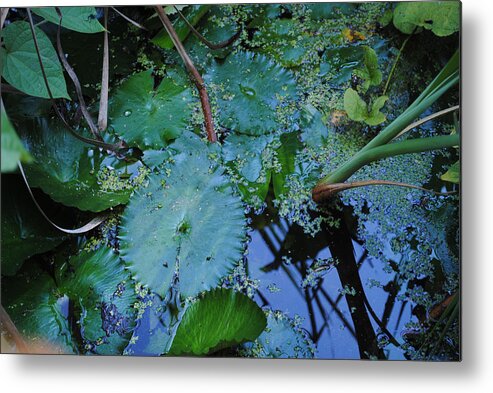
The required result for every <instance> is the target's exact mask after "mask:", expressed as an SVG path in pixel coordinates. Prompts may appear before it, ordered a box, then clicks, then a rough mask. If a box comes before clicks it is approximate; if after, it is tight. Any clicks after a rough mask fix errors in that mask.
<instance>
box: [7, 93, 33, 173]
mask: <svg viewBox="0 0 493 393" xmlns="http://www.w3.org/2000/svg"><path fill="white" fill-rule="evenodd" d="M1 112H2V113H1V120H0V127H1V132H2V173H6V172H13V171H15V170H16V169H17V162H18V161H21V162H23V163H26V162H31V161H32V160H33V159H32V157H31V155H30V154H29V153H28V152H27V151H26V149H25V148H24V145H23V144H22V142H21V140H20V139H19V136H18V135H17V133H16V132H15V130H14V127H13V126H12V123H11V122H10V120H9V118H8V117H7V112H5V108H4V107H3V102H2V103H1Z"/></svg>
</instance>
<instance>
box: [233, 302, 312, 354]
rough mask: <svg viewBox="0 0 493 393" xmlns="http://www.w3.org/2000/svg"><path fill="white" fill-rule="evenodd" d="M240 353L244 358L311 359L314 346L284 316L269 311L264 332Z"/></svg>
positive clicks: (297, 327)
mask: <svg viewBox="0 0 493 393" xmlns="http://www.w3.org/2000/svg"><path fill="white" fill-rule="evenodd" d="M240 353H241V355H242V356H245V357H257V358H283V359H284V358H297V359H311V358H313V357H314V355H315V345H314V344H313V342H312V341H311V340H310V338H309V337H308V334H307V333H306V332H305V331H304V330H302V329H301V328H300V327H299V326H297V325H296V324H295V323H294V322H293V321H292V320H291V319H290V318H288V317H287V316H286V315H285V314H283V313H281V312H278V311H275V312H272V311H270V312H269V313H268V314H267V327H266V328H265V330H264V332H263V333H262V334H261V335H260V336H259V337H258V338H257V339H256V340H255V341H254V342H253V343H247V344H244V349H243V350H241V351H240Z"/></svg>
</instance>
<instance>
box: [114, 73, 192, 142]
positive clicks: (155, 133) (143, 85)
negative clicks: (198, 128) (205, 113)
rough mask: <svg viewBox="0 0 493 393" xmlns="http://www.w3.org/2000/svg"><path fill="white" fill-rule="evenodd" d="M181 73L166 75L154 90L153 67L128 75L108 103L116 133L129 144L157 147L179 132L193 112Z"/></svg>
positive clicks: (189, 93)
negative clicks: (173, 75) (174, 75)
mask: <svg viewBox="0 0 493 393" xmlns="http://www.w3.org/2000/svg"><path fill="white" fill-rule="evenodd" d="M181 79H182V77H181V76H180V77H179V78H174V77H172V76H166V77H165V78H164V79H163V81H162V82H161V83H160V85H159V86H158V88H157V89H156V90H154V78H153V77H152V71H151V70H149V71H145V72H141V73H139V74H136V75H134V76H131V77H130V78H129V79H127V80H126V81H125V82H124V83H123V84H122V85H121V86H120V88H119V89H118V90H117V92H116V94H115V96H114V97H113V100H112V103H111V105H110V114H109V116H110V120H111V125H112V126H113V128H114V130H115V133H116V134H117V135H118V136H120V137H122V138H123V139H124V140H125V141H126V142H127V143H128V144H129V145H131V146H138V147H139V148H141V149H142V150H146V149H147V148H153V149H159V148H161V147H164V146H166V145H167V144H168V143H169V142H170V141H171V140H173V139H175V138H176V137H177V136H179V135H180V134H181V133H182V132H183V130H184V129H185V127H186V125H187V123H188V120H189V119H190V117H191V115H192V110H191V108H190V106H189V104H190V102H191V100H192V95H191V90H190V88H189V86H188V84H185V83H181Z"/></svg>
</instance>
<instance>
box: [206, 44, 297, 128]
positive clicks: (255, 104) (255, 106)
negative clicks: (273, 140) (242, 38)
mask: <svg viewBox="0 0 493 393" xmlns="http://www.w3.org/2000/svg"><path fill="white" fill-rule="evenodd" d="M205 79H206V80H207V81H208V82H209V84H214V85H215V86H216V94H217V103H218V106H219V118H220V121H221V124H222V125H223V126H225V127H227V128H230V129H232V130H234V131H236V132H239V133H241V134H248V135H262V134H266V133H268V132H272V131H275V130H278V129H279V127H280V125H279V124H278V122H277V116H276V108H277V107H278V106H280V105H282V103H281V101H280V98H281V99H282V100H290V99H295V98H296V95H297V91H296V84H295V81H294V78H293V75H292V73H291V72H290V71H287V70H285V69H283V68H281V67H280V66H278V65H277V64H275V63H273V62H272V61H270V60H268V59H267V58H266V57H265V56H262V55H254V54H253V53H250V52H238V53H236V54H233V55H230V56H228V57H227V58H226V60H225V61H224V63H222V64H219V63H217V62H216V63H214V65H212V66H211V67H210V69H209V70H208V74H207V75H206V76H205Z"/></svg>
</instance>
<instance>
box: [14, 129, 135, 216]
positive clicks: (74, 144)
mask: <svg viewBox="0 0 493 393" xmlns="http://www.w3.org/2000/svg"><path fill="white" fill-rule="evenodd" d="M32 127H33V128H34V130H33V131H32V132H30V133H26V132H23V133H22V134H21V137H22V139H23V141H24V144H25V145H26V147H27V150H28V151H29V152H30V153H31V155H32V156H33V157H34V159H35V161H36V162H35V163H32V164H28V165H25V171H26V175H27V178H28V180H29V184H30V185H31V186H32V187H39V188H41V189H42V190H43V191H44V192H45V193H47V194H48V195H49V196H50V197H51V198H53V199H54V200H55V201H57V202H60V203H62V204H64V205H66V206H72V207H77V208H78V209H80V210H89V211H93V212H99V211H102V210H106V209H108V208H110V207H114V206H117V205H120V204H124V203H126V202H127V201H128V199H129V197H130V193H131V191H132V189H133V187H134V179H135V178H131V179H121V178H120V177H119V174H118V171H117V170H116V169H114V168H115V167H117V166H121V165H125V164H124V163H120V162H119V161H118V160H117V159H116V158H114V157H110V156H108V155H106V154H105V153H104V152H102V151H101V150H100V149H98V148H94V147H93V146H89V145H87V144H85V143H84V142H81V141H79V140H78V139H76V138H75V137H74V136H73V135H71V134H70V133H69V132H68V131H67V130H66V129H65V128H64V127H63V126H61V125H60V124H59V123H54V122H52V121H47V120H45V119H38V120H33V121H32Z"/></svg>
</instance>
